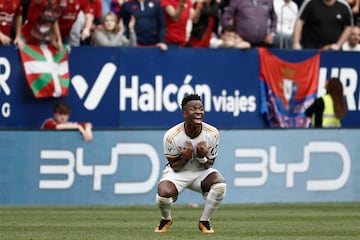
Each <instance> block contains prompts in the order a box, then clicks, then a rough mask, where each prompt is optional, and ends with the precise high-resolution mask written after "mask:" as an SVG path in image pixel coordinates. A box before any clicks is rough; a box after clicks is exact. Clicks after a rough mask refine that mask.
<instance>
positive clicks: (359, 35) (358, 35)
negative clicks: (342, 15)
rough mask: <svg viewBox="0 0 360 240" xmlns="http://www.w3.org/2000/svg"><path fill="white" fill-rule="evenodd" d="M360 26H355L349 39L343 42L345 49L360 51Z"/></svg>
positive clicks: (343, 48)
mask: <svg viewBox="0 0 360 240" xmlns="http://www.w3.org/2000/svg"><path fill="white" fill-rule="evenodd" d="M359 41H360V27H359V26H353V27H352V28H351V33H350V35H349V38H348V40H347V41H346V42H345V43H344V44H343V46H342V50H343V51H360V43H359Z"/></svg>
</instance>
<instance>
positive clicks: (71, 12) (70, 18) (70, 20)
mask: <svg viewBox="0 0 360 240" xmlns="http://www.w3.org/2000/svg"><path fill="white" fill-rule="evenodd" d="M80 11H83V13H84V14H85V25H84V27H83V29H82V32H81V39H82V40H83V39H85V38H87V37H89V36H90V30H91V26H92V22H93V19H94V9H93V8H92V6H91V4H90V0H66V7H65V8H64V11H63V13H62V15H61V17H60V18H59V26H60V33H61V37H62V39H63V42H64V43H68V42H69V36H70V31H71V27H72V26H73V24H74V23H75V21H76V19H77V17H78V14H79V12H80Z"/></svg>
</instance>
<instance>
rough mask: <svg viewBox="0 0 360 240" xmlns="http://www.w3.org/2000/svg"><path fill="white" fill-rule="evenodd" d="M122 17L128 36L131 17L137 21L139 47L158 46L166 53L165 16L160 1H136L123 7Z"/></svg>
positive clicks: (136, 30)
mask: <svg viewBox="0 0 360 240" xmlns="http://www.w3.org/2000/svg"><path fill="white" fill-rule="evenodd" d="M121 16H122V18H123V21H124V25H125V30H126V31H125V32H126V34H127V35H128V32H129V29H128V28H127V26H128V25H129V21H130V19H131V16H134V17H135V19H136V25H135V32H136V38H137V45H138V46H157V47H159V48H160V49H161V50H163V51H166V50H167V45H166V43H165V33H166V26H165V14H164V10H163V9H162V7H161V5H160V1H159V0H134V1H128V2H125V3H124V4H123V5H122V6H121Z"/></svg>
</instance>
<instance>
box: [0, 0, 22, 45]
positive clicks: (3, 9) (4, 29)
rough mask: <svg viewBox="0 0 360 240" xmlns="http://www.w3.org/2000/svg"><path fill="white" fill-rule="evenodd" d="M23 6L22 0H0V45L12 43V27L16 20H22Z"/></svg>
mask: <svg viewBox="0 0 360 240" xmlns="http://www.w3.org/2000/svg"><path fill="white" fill-rule="evenodd" d="M21 6H22V5H21V1H20V0H12V1H9V0H0V45H10V44H11V43H12V39H11V36H10V35H11V28H12V26H13V24H15V22H16V21H21V17H20V16H21V15H22V7H21ZM17 25H18V24H17Z"/></svg>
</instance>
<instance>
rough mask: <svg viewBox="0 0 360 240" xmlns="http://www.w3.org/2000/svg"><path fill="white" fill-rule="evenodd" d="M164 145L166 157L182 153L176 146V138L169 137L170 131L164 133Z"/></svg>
mask: <svg viewBox="0 0 360 240" xmlns="http://www.w3.org/2000/svg"><path fill="white" fill-rule="evenodd" d="M163 147H164V155H165V157H166V158H172V157H177V156H179V155H180V152H179V149H178V147H177V146H176V144H175V141H174V139H173V138H170V137H169V131H168V132H166V133H165V134H164V138H163Z"/></svg>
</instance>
